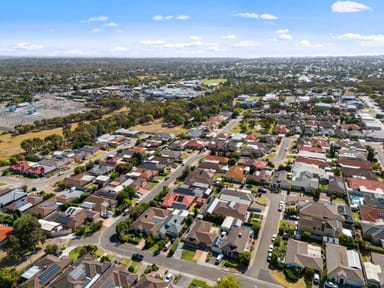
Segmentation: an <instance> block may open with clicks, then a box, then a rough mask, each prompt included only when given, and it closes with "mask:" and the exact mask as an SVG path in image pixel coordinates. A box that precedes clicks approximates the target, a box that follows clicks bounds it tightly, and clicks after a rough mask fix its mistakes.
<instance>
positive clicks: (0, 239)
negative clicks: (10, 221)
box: [0, 225, 13, 247]
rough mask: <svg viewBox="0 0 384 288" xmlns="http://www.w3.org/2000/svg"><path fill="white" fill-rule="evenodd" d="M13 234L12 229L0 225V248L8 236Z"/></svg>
mask: <svg viewBox="0 0 384 288" xmlns="http://www.w3.org/2000/svg"><path fill="white" fill-rule="evenodd" d="M12 232H13V227H11V226H6V225H0V247H2V246H3V244H4V242H5V241H6V240H7V239H8V236H9V235H11V234H12Z"/></svg>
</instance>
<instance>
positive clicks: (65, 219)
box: [56, 216, 71, 225]
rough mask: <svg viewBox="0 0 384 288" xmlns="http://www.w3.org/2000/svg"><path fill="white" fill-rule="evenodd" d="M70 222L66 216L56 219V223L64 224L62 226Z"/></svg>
mask: <svg viewBox="0 0 384 288" xmlns="http://www.w3.org/2000/svg"><path fill="white" fill-rule="evenodd" d="M70 220H71V219H69V218H68V217H66V216H59V217H57V219H56V222H59V223H61V224H64V225H67V224H68V223H69V221H70Z"/></svg>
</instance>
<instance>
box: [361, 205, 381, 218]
mask: <svg viewBox="0 0 384 288" xmlns="http://www.w3.org/2000/svg"><path fill="white" fill-rule="evenodd" d="M359 209H360V218H361V220H363V221H371V222H376V221H377V220H378V219H383V220H384V209H383V208H376V207H369V206H365V205H360V207H359Z"/></svg>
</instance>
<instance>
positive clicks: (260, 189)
mask: <svg viewBox="0 0 384 288" xmlns="http://www.w3.org/2000/svg"><path fill="white" fill-rule="evenodd" d="M257 192H260V193H267V189H265V188H259V189H258V190H257Z"/></svg>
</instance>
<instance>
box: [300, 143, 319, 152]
mask: <svg viewBox="0 0 384 288" xmlns="http://www.w3.org/2000/svg"><path fill="white" fill-rule="evenodd" d="M298 148H299V150H300V151H309V152H315V153H323V152H325V150H324V149H323V148H319V147H312V146H307V145H299V147H298Z"/></svg>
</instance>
